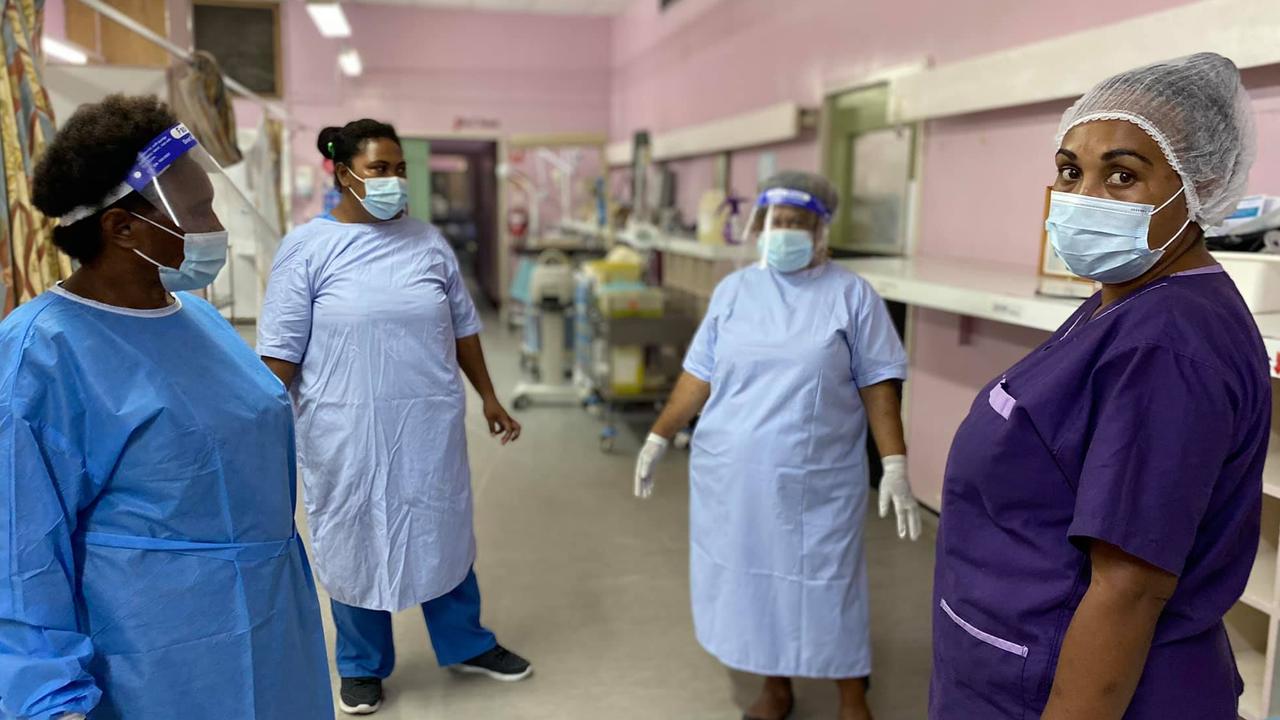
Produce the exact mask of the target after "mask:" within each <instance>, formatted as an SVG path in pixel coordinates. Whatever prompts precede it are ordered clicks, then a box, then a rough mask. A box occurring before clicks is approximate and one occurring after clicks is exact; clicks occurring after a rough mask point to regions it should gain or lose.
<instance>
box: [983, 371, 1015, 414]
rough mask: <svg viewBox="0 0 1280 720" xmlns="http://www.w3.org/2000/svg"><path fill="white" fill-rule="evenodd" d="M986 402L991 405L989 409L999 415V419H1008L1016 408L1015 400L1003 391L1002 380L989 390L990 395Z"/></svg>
mask: <svg viewBox="0 0 1280 720" xmlns="http://www.w3.org/2000/svg"><path fill="white" fill-rule="evenodd" d="M987 402H989V403H991V409H992V410H995V411H996V412H998V413H1000V417H1002V418H1004V419H1005V420H1008V419H1009V416H1010V415H1012V414H1013V409H1014V408H1015V407H1017V406H1018V400H1017V398H1015V397H1014V396H1012V395H1010V394H1009V391H1008V390H1005V389H1004V381H1003V380H1001V381H1000V382H998V383H996V386H995V387H993V388H991V394H990V395H988V396H987Z"/></svg>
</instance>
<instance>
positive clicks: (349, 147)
mask: <svg viewBox="0 0 1280 720" xmlns="http://www.w3.org/2000/svg"><path fill="white" fill-rule="evenodd" d="M382 139H387V140H391V141H392V142H394V143H395V144H397V145H399V144H400V136H399V135H397V134H396V129H395V128H394V127H392V126H391V125H388V124H387V123H384V122H378V121H377V120H370V119H368V118H365V119H363V120H353V121H351V122H349V123H347V124H346V125H343V126H342V127H340V128H338V127H327V128H325V129H323V130H321V131H320V137H318V138H316V149H317V150H319V151H320V154H321V155H323V156H325V157H327V158H329V159H330V160H332V161H333V162H334V164H335V165H336V164H338V163H342V164H343V165H346V166H347V167H351V158H353V157H355V156H356V153H358V152H360V149H361V148H362V147H364V144H365V143H366V142H368V141H370V140H382ZM333 184H334V186H340V185H339V183H338V174H337V173H334V176H333Z"/></svg>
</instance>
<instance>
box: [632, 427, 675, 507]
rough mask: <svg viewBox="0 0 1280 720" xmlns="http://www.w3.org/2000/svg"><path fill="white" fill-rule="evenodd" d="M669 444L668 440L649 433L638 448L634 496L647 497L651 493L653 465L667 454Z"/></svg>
mask: <svg viewBox="0 0 1280 720" xmlns="http://www.w3.org/2000/svg"><path fill="white" fill-rule="evenodd" d="M670 445H671V441H670V440H667V439H666V438H664V437H662V436H661V435H654V434H653V433H649V438H648V439H647V440H645V441H644V447H642V448H640V457H638V458H636V497H638V498H648V497H649V496H650V495H653V467H654V466H655V465H657V464H658V461H659V460H661V459H662V456H663V455H666V454H667V448H668V447H670Z"/></svg>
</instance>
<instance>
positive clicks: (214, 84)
mask: <svg viewBox="0 0 1280 720" xmlns="http://www.w3.org/2000/svg"><path fill="white" fill-rule="evenodd" d="M168 76H169V106H170V107H171V108H172V109H173V112H174V114H175V115H177V116H178V119H179V120H181V121H182V123H183V124H184V125H186V126H187V128H188V129H190V130H191V134H192V135H195V136H196V140H198V141H200V145H201V146H202V147H204V148H205V149H206V150H207V151H208V152H209V154H210V155H212V156H213V159H214V160H217V161H218V164H219V165H221V166H222V167H223V168H227V167H230V166H232V165H235V164H236V163H238V162H240V161H241V160H242V159H243V157H242V156H241V154H240V147H239V146H238V145H237V143H236V116H235V112H234V111H233V108H232V106H231V98H230V97H229V96H228V95H227V87H226V84H225V83H224V82H223V80H222V69H221V68H220V67H219V66H218V61H217V59H215V58H214V57H213V55H210V54H209V53H207V52H205V51H203V50H197V51H196V52H194V53H193V54H192V57H191V62H190V63H186V62H175V63H174V64H173V65H171V66H170V67H169V71H168Z"/></svg>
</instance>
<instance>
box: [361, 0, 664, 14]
mask: <svg viewBox="0 0 1280 720" xmlns="http://www.w3.org/2000/svg"><path fill="white" fill-rule="evenodd" d="M346 1H347V2H353V3H359V4H362V5H410V6H414V7H422V8H458V9H465V10H488V11H493V12H526V13H546V14H552V15H617V14H619V13H621V12H622V11H623V9H625V8H626V6H627V5H629V4H630V3H631V1H632V0H346ZM652 1H653V2H657V0H652Z"/></svg>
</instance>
